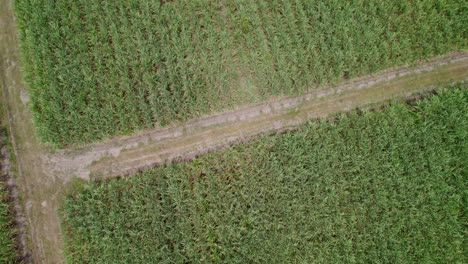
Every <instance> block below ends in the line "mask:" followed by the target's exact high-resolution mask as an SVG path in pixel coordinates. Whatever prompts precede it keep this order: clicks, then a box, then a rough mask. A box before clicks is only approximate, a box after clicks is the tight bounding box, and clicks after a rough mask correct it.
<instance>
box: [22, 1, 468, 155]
mask: <svg viewBox="0 0 468 264" xmlns="http://www.w3.org/2000/svg"><path fill="white" fill-rule="evenodd" d="M163 2H164V3H163ZM162 3H163V4H162ZM15 9H16V14H17V23H18V28H19V32H20V39H21V50H22V58H23V61H22V66H23V71H24V74H25V79H26V82H27V83H28V85H29V90H28V92H29V94H30V106H31V109H32V112H33V118H34V123H35V125H36V127H37V132H38V136H39V137H40V138H41V140H42V141H43V142H49V143H52V144H54V145H57V146H64V145H68V144H79V143H85V142H90V141H95V140H99V139H103V138H106V137H108V136H112V135H118V134H129V133H131V132H133V131H135V130H138V129H143V128H151V127H154V126H165V125H168V124H171V123H174V122H178V121H184V120H188V119H190V118H193V117H197V116H200V115H202V114H206V113H211V112H213V111H218V110H222V109H228V108H233V107H235V106H237V105H243V104H249V103H254V102H258V101H262V100H265V99H268V98H271V97H273V96H281V95H290V94H299V93H302V92H305V91H308V90H310V89H313V88H315V87H318V86H320V85H324V84H330V83H332V84H333V83H336V82H339V81H340V80H342V79H346V78H352V77H355V76H359V75H363V74H367V73H373V72H377V71H379V70H382V69H385V68H388V67H391V66H394V65H401V64H405V63H412V62H416V61H418V60H420V59H422V58H427V57H430V56H434V55H439V54H443V53H446V52H448V51H452V50H457V49H463V48H465V47H466V33H467V31H466V19H465V14H466V11H467V8H466V1H462V0H447V1H433V0H418V1H406V0H398V1H381V0H353V1H342V0H315V1H309V0H295V1H284V0H283V1H282V0H274V1H266V0H259V1H249V0H234V1H233V0H220V1H212V0H177V1H154V0H128V1H104V2H103V1H89V0H74V1H69V0H34V1H33V0H17V1H15Z"/></svg>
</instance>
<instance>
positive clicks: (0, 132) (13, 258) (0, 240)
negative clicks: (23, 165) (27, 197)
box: [0, 127, 19, 263]
mask: <svg viewBox="0 0 468 264" xmlns="http://www.w3.org/2000/svg"><path fill="white" fill-rule="evenodd" d="M5 133H6V132H5V129H4V128H3V127H0V141H1V142H0V144H2V145H3V144H6V140H5V138H4V137H5ZM2 147H4V146H0V148H2ZM1 155H2V154H1V153H0V156H1ZM3 158H4V157H0V159H3ZM0 173H2V175H0V263H19V258H18V250H17V248H16V244H15V227H14V224H13V208H12V203H11V197H10V192H9V190H8V189H6V188H5V179H4V174H5V172H4V171H3V165H0Z"/></svg>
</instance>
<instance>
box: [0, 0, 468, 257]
mask: <svg viewBox="0 0 468 264" xmlns="http://www.w3.org/2000/svg"><path fill="white" fill-rule="evenodd" d="M17 47H18V41H17V38H16V31H15V28H14V17H13V15H12V13H11V1H10V0H0V54H1V59H0V85H1V88H2V90H3V92H2V101H3V104H4V107H5V109H6V112H5V114H4V116H3V120H4V122H6V123H7V124H8V126H9V130H10V133H11V138H10V140H11V142H13V145H14V146H13V147H14V152H15V155H16V157H17V158H16V160H17V162H16V169H17V173H16V178H15V180H16V182H17V185H18V191H19V195H20V197H21V201H22V205H23V209H24V211H25V216H26V224H27V229H28V230H27V237H28V241H29V245H30V249H31V253H32V259H33V262H34V263H63V262H64V256H63V254H62V248H63V242H62V235H61V229H60V219H59V217H58V214H57V208H59V206H60V201H61V198H62V197H63V195H64V194H65V193H66V192H67V190H68V189H69V187H70V185H71V182H72V179H73V178H81V179H95V178H100V177H112V176H117V175H128V174H131V173H132V172H135V171H138V170H141V169H144V168H147V167H151V166H154V165H157V164H162V163H164V162H168V161H171V160H174V159H190V158H193V157H194V156H196V155H200V154H202V153H205V152H207V151H211V150H213V149H217V148H220V147H223V146H226V145H229V144H232V143H235V142H239V141H242V140H248V139H250V138H252V137H254V136H255V135H256V134H258V133H262V132H266V133H271V132H272V131H278V130H286V129H291V128H294V127H295V126H297V125H298V124H300V123H303V122H305V121H306V120H309V119H311V118H320V117H328V116H329V115H332V114H334V113H336V112H342V111H349V110H352V109H354V108H356V107H363V106H369V105H371V104H379V103H382V102H385V101H388V100H390V99H395V98H405V97H407V96H411V95H413V94H415V93H416V94H417V93H420V92H424V91H428V90H432V89H434V88H437V87H441V86H443V85H445V84H448V83H453V82H456V81H465V79H466V77H467V72H468V55H467V54H466V53H464V52H459V53H454V54H450V55H447V56H444V57H440V58H436V59H435V60H433V61H431V62H425V63H423V62H422V63H421V65H419V66H415V67H408V68H398V69H393V70H389V71H386V72H383V73H380V74H376V75H372V76H366V77H363V78H359V79H356V80H353V81H349V82H345V83H343V84H341V85H339V86H338V87H335V88H330V87H328V88H327V87H324V88H321V89H317V90H314V91H313V92H311V93H309V94H306V95H303V96H299V97H290V98H278V99H274V100H271V101H269V102H265V103H262V104H257V105H253V106H248V107H243V108H240V109H237V110H234V111H227V112H224V113H218V114H214V115H211V116H207V117H204V118H200V119H197V120H194V121H192V122H188V123H186V124H183V125H174V126H172V127H167V128H164V129H154V130H147V131H142V132H139V133H137V134H135V135H133V136H128V137H118V138H114V139H110V140H107V141H105V142H102V143H98V144H90V145H87V146H82V147H77V148H70V149H65V150H61V151H58V152H51V151H50V149H48V148H47V147H45V146H44V145H42V144H40V143H39V141H38V139H37V137H36V135H35V132H34V127H33V124H32V122H31V114H30V112H29V110H28V107H27V101H28V95H27V90H26V87H25V85H24V82H23V79H22V74H21V71H20V69H19V58H18V48H17Z"/></svg>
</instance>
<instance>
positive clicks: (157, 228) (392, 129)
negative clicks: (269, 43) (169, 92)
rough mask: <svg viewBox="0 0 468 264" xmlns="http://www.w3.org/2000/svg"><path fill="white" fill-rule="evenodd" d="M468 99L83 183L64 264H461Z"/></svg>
mask: <svg viewBox="0 0 468 264" xmlns="http://www.w3.org/2000/svg"><path fill="white" fill-rule="evenodd" d="M467 107H468V90H467V89H460V87H459V88H456V89H452V90H446V91H443V92H440V93H438V94H437V95H434V96H431V97H429V98H427V99H424V100H421V101H417V102H412V103H411V105H405V104H397V105H393V106H390V107H387V108H385V109H384V110H381V111H378V112H364V113H361V114H357V113H354V114H349V115H340V116H338V117H337V118H336V121H331V122H324V121H311V122H309V123H308V124H306V125H305V126H304V127H303V128H301V129H300V130H298V131H294V132H288V133H286V134H282V135H275V136H271V137H268V136H263V137H261V138H260V139H258V140H256V141H254V142H251V143H249V144H241V145H238V146H235V147H231V148H229V149H227V150H221V151H216V152H214V153H210V154H207V155H205V156H202V157H199V158H196V159H195V160H193V161H191V162H185V163H178V164H170V165H168V166H167V167H161V168H155V169H151V170H148V171H145V172H143V173H140V174H137V175H134V176H133V177H130V178H123V179H114V180H108V181H103V182H94V183H90V184H85V185H83V186H82V187H81V188H77V189H76V191H75V194H74V195H71V196H69V197H67V199H66V200H65V202H64V205H63V210H62V211H63V230H64V234H65V244H66V250H65V252H66V255H67V261H68V263H193V264H195V263H229V264H234V263H268V264H271V263H281V264H282V263H415V264H416V263H418V264H419V263H463V262H464V259H465V255H466V254H465V251H464V249H465V247H464V234H465V233H466V226H465V223H466V221H465V218H464V216H465V215H466V213H467V212H466V211H467V207H466V204H465V201H466V175H467V174H466V172H467V169H468V166H467V164H468V160H467V158H468V155H467V148H466V142H467V141H468V133H467V131H468V118H467V114H466V113H467V112H466V109H467Z"/></svg>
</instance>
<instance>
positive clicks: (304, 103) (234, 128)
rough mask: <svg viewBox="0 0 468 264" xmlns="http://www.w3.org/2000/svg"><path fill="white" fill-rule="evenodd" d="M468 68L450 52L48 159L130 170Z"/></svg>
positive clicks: (89, 171) (78, 173)
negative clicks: (426, 61) (443, 55)
mask: <svg viewBox="0 0 468 264" xmlns="http://www.w3.org/2000/svg"><path fill="white" fill-rule="evenodd" d="M467 72H468V54H466V53H456V54H451V55H448V56H445V57H441V58H437V59H435V60H433V61H431V62H428V63H425V64H423V65H419V66H415V67H410V68H398V69H393V70H389V71H386V72H383V73H380V74H376V75H374V76H367V77H364V78H359V79H355V80H352V81H349V82H346V83H343V84H341V85H339V86H338V87H335V88H324V89H317V90H315V91H313V92H311V93H309V94H306V95H304V96H300V97H290V98H282V99H276V100H271V101H269V102H266V103H262V104H257V105H254V106H249V107H245V108H241V109H238V110H234V111H227V112H224V113H220V114H215V115H211V116H208V117H204V118H201V119H198V120H195V121H192V122H188V123H185V124H183V125H179V126H173V127H169V128H164V129H153V130H148V131H143V132H140V133H138V134H137V135H133V136H130V137H120V138H114V139H111V140H108V141H107V142H103V143H99V144H92V145H88V146H86V147H81V148H79V149H66V150H62V151H60V152H58V153H54V154H50V155H48V160H49V161H50V163H51V164H50V165H51V166H52V167H55V168H56V169H57V170H59V171H62V172H64V171H67V172H68V174H69V175H74V176H75V177H80V178H83V179H89V178H96V177H98V178H99V177H111V176H118V175H127V174H130V173H132V172H135V171H138V170H141V169H144V168H148V167H152V166H155V165H158V164H162V163H165V162H168V161H171V160H174V159H189V158H193V157H194V156H197V155H200V154H202V153H205V152H207V151H210V150H212V149H216V148H219V147H222V146H225V145H229V144H232V143H234V142H237V141H242V140H245V139H248V138H250V137H252V136H254V135H256V134H258V133H262V132H269V131H274V130H278V129H285V128H291V127H293V126H295V125H298V124H301V123H304V122H306V121H307V120H309V119H312V118H319V117H326V116H328V115H330V114H334V113H336V112H342V111H349V110H352V109H354V108H356V107H362V106H366V105H368V104H372V103H377V102H382V101H385V100H388V99H392V98H395V97H405V96H408V95H411V94H413V93H418V92H421V91H425V90H430V89H432V88H434V87H435V86H440V85H442V84H447V83H451V82H454V81H457V80H458V81H459V80H463V79H464V78H465V77H466V76H467V75H466V73H467Z"/></svg>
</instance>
